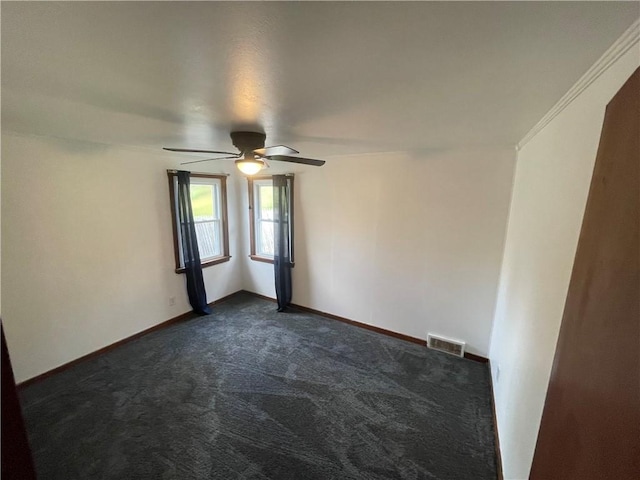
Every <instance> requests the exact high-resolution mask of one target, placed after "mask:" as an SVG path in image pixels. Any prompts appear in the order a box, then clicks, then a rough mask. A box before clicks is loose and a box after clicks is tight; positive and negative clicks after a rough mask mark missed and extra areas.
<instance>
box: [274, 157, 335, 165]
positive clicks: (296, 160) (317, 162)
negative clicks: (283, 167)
mask: <svg viewBox="0 0 640 480" xmlns="http://www.w3.org/2000/svg"><path fill="white" fill-rule="evenodd" d="M265 158H267V159H269V160H278V161H280V162H291V163H301V164H303V165H313V166H314V167H321V166H322V165H324V164H325V161H324V160H316V159H314V158H303V157H290V156H289V155H269V156H267V157H265Z"/></svg>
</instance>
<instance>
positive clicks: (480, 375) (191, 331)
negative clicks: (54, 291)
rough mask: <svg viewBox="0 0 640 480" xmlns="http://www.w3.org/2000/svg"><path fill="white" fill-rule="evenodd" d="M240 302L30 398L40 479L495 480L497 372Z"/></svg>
mask: <svg viewBox="0 0 640 480" xmlns="http://www.w3.org/2000/svg"><path fill="white" fill-rule="evenodd" d="M275 310H276V309H275V305H274V304H273V303H271V302H268V301H265V300H262V299H258V298H255V297H253V296H249V295H245V294H241V295H237V296H235V297H233V298H232V299H230V300H229V301H227V302H225V303H222V304H220V305H218V306H216V307H215V308H214V313H213V314H212V315H210V316H206V317H200V318H197V319H195V320H190V321H188V322H184V323H180V324H176V325H174V326H172V327H169V328H166V329H163V330H160V331H157V332H154V333H151V334H149V335H146V336H144V337H143V338H141V339H138V340H136V341H133V342H130V343H128V344H125V345H123V346H121V347H119V348H117V349H114V350H112V351H111V352H109V353H107V354H105V355H103V356H101V357H98V358H95V359H93V360H89V361H86V362H83V363H82V364H80V365H78V366H76V367H74V368H71V369H69V370H67V371H64V372H62V373H60V374H58V375H56V376H53V377H50V378H48V379H46V380H43V381H42V382H39V383H36V384H34V385H32V386H30V387H28V388H26V389H25V390H24V391H23V392H22V404H23V408H24V414H25V419H26V422H27V430H28V432H29V439H30V442H31V446H32V449H33V454H34V457H35V462H36V468H37V471H38V474H39V478H40V479H41V480H55V479H61V480H72V479H225V480H226V479H237V478H238V479H239V478H242V479H277V480H279V479H283V480H284V479H295V480H306V479H362V480H365V479H366V480H369V479H443V480H444V479H447V480H464V479H472V480H482V479H495V478H496V464H495V455H494V452H495V450H494V439H493V423H492V422H493V420H492V415H491V406H490V393H489V392H490V390H489V389H490V387H489V371H488V368H487V365H485V364H480V363H477V362H473V361H470V360H464V359H458V358H455V357H452V356H449V355H446V354H441V353H437V352H434V351H430V350H427V349H426V348H425V347H422V346H420V345H415V344H412V343H407V342H405V341H402V340H398V339H395V338H390V337H387V336H384V335H380V334H377V333H374V332H370V331H367V330H364V329H361V328H358V327H353V326H350V325H346V324H343V323H340V322H337V321H335V320H329V319H325V318H322V317H319V316H316V315H311V314H308V313H298V312H293V313H277V312H276V311H275Z"/></svg>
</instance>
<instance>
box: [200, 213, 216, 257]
mask: <svg viewBox="0 0 640 480" xmlns="http://www.w3.org/2000/svg"><path fill="white" fill-rule="evenodd" d="M196 237H197V238H198V252H199V253H200V259H201V260H202V259H205V258H210V257H217V256H219V255H222V241H221V235H220V221H218V220H212V221H208V222H196Z"/></svg>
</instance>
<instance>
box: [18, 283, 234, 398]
mask: <svg viewBox="0 0 640 480" xmlns="http://www.w3.org/2000/svg"><path fill="white" fill-rule="evenodd" d="M242 292H243V290H238V291H237V292H234V293H232V294H230V295H227V296H225V297H222V298H219V299H218V300H215V301H213V302H211V303H210V304H209V306H213V305H218V304H220V303H222V302H226V301H227V300H229V299H230V298H232V297H235V296H236V295H238V294H239V293H242ZM196 317H199V315H198V314H196V313H194V312H187V313H183V314H181V315H178V316H177V317H173V318H170V319H169V320H166V321H164V322H162V323H159V324H157V325H154V326H153V327H149V328H147V329H146V330H142V331H141V332H138V333H135V334H133V335H131V336H129V337H126V338H123V339H122V340H118V341H117V342H115V343H112V344H110V345H107V346H106V347H102V348H101V349H99V350H96V351H94V352H91V353H88V354H86V355H83V356H82V357H79V358H76V359H75V360H71V361H70V362H67V363H65V364H63V365H60V366H59V367H56V368H54V369H52V370H48V371H46V372H44V373H41V374H40V375H36V376H35V377H32V378H29V379H28V380H24V381H23V382H20V383H19V384H17V385H16V387H17V388H18V389H19V390H22V389H23V388H26V387H28V386H29V385H33V384H34V383H37V382H39V381H41V380H44V379H45V378H48V377H50V376H52V375H55V374H57V373H60V372H63V371H65V370H67V369H69V368H71V367H73V366H75V365H77V364H79V363H82V362H84V361H86V360H89V359H91V358H95V357H97V356H99V355H102V354H104V353H107V352H108V351H110V350H113V349H114V348H117V347H119V346H120V345H124V344H125V343H129V342H131V341H133V340H137V339H138V338H140V337H143V336H145V335H147V334H149V333H152V332H155V331H158V330H162V329H163V328H167V327H169V326H171V325H174V324H176V323H180V322H184V321H187V320H191V319H193V318H196Z"/></svg>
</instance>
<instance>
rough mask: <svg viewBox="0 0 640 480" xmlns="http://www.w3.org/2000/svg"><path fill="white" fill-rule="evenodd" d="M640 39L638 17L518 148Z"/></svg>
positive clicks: (527, 141) (536, 125)
mask: <svg viewBox="0 0 640 480" xmlns="http://www.w3.org/2000/svg"><path fill="white" fill-rule="evenodd" d="M638 41H640V19H637V20H636V21H635V22H633V23H632V24H631V26H630V27H629V28H628V29H627V30H625V32H624V33H623V34H622V35H621V36H620V38H618V40H616V41H615V43H614V44H613V45H611V47H610V48H609V49H608V50H607V51H606V52H605V53H604V54H603V55H602V56H601V57H600V58H599V59H598V60H597V61H596V63H594V64H593V66H592V67H591V68H590V69H589V70H587V72H586V73H585V74H584V75H583V76H582V77H580V79H579V80H578V81H577V82H576V83H575V84H574V85H573V86H572V87H571V88H570V89H569V91H568V92H567V93H565V94H564V95H563V96H562V98H560V100H559V101H558V102H557V103H556V104H555V105H554V106H553V107H551V110H549V112H547V114H546V115H545V116H544V117H542V119H541V120H540V121H539V122H538V123H536V124H535V126H534V127H533V128H532V129H531V130H530V131H529V133H527V134H526V135H525V136H524V138H523V139H522V140H520V142H519V143H518V144H517V145H516V150H520V149H521V148H522V147H524V146H525V145H526V144H527V143H529V141H530V140H531V139H532V138H533V137H535V136H536V135H537V134H538V132H540V130H542V129H543V128H544V127H546V126H547V125H548V124H549V123H550V122H551V121H552V120H553V119H554V118H556V117H557V116H558V115H559V114H560V113H561V112H562V111H563V110H564V109H565V108H567V107H568V106H569V105H571V103H572V102H573V101H574V100H575V99H576V98H577V97H578V96H579V95H580V94H581V93H582V92H583V91H584V90H586V89H587V87H589V85H591V84H592V83H593V82H594V81H596V79H597V78H598V77H599V76H600V75H602V74H603V73H604V72H605V71H606V70H607V69H608V68H609V67H610V66H611V65H613V64H614V63H615V62H616V61H617V60H618V59H619V58H620V57H621V56H622V55H624V54H625V53H627V51H628V50H629V49H630V48H631V47H633V46H634V45H636V44H637V43H638Z"/></svg>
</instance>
